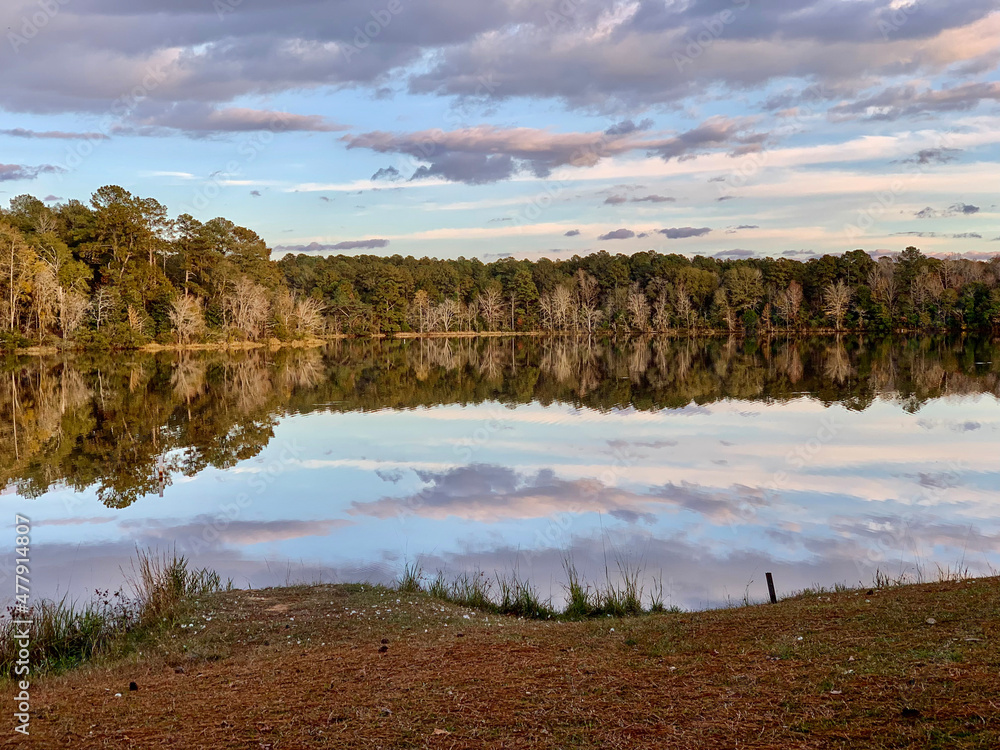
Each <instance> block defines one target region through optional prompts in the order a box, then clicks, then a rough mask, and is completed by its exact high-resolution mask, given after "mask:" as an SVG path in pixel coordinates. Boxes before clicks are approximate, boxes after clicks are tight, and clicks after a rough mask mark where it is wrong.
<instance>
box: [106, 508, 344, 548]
mask: <svg viewBox="0 0 1000 750" xmlns="http://www.w3.org/2000/svg"><path fill="white" fill-rule="evenodd" d="M352 525H353V523H352V522H351V521H348V520H345V519H340V518H338V519H316V520H309V521H239V520H232V521H228V520H227V521H226V522H224V523H220V522H219V519H218V518H217V517H215V516H211V515H202V516H195V517H194V518H192V519H191V520H190V521H189V522H187V523H183V524H173V523H170V522H165V521H159V520H147V519H125V520H123V521H121V522H120V523H119V526H120V527H121V528H122V530H124V531H126V532H129V533H131V534H134V535H137V536H140V537H142V538H144V539H146V540H151V541H156V540H167V541H173V540H177V539H190V540H194V542H195V543H197V542H198V541H199V540H200V541H201V544H200V547H205V546H209V544H208V543H209V541H210V542H211V545H212V546H215V545H231V546H234V547H244V546H247V545H251V544H265V543H269V542H282V541H288V540H291V539H302V538H304V537H310V536H328V535H329V534H330V532H331V531H333V530H334V529H338V528H343V527H345V526H352Z"/></svg>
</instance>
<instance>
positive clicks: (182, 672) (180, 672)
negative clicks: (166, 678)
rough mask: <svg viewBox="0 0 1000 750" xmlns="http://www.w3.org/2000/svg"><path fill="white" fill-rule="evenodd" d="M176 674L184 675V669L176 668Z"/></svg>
mask: <svg viewBox="0 0 1000 750" xmlns="http://www.w3.org/2000/svg"><path fill="white" fill-rule="evenodd" d="M174 673H175V674H184V667H174Z"/></svg>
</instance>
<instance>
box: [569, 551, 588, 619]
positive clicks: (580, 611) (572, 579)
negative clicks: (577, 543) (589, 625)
mask: <svg viewBox="0 0 1000 750" xmlns="http://www.w3.org/2000/svg"><path fill="white" fill-rule="evenodd" d="M563 570H565V571H566V581H567V583H566V586H565V589H566V596H567V602H566V609H565V611H564V612H563V614H565V615H566V617H570V618H580V617H590V615H591V614H592V613H593V611H594V603H593V602H592V601H591V596H590V587H589V586H587V585H585V584H584V583H583V582H582V581H581V580H580V574H579V573H578V572H577V570H576V565H574V564H573V559H572V558H571V557H569V556H568V555H567V556H566V557H565V558H564V559H563Z"/></svg>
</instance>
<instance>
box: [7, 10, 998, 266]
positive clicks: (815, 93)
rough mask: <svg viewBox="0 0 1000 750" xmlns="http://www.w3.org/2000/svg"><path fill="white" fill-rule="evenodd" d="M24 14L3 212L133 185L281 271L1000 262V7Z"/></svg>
mask: <svg viewBox="0 0 1000 750" xmlns="http://www.w3.org/2000/svg"><path fill="white" fill-rule="evenodd" d="M0 20H2V21H3V28H6V29H7V38H6V40H4V41H3V43H2V44H0V60H2V66H3V67H2V69H3V71H4V74H3V76H2V77H0V191H2V193H0V200H5V199H9V198H10V197H13V196H15V195H18V194H21V193H25V192H30V193H32V194H34V195H37V196H39V197H42V198H47V199H49V200H50V201H52V202H56V201H58V200H65V199H69V198H78V199H86V198H87V197H88V196H89V195H90V194H91V193H92V192H93V191H94V190H95V189H96V188H98V187H99V186H101V185H104V184H119V185H122V186H123V187H125V188H127V189H128V190H130V191H132V192H134V193H137V194H140V195H142V196H144V197H146V196H149V197H155V198H157V199H158V200H160V201H161V202H163V203H165V204H166V205H167V206H168V207H169V209H170V211H171V213H172V214H174V215H177V214H180V213H184V212H187V213H191V214H193V215H195V216H196V217H197V218H200V219H203V220H207V219H210V218H212V217H214V216H219V215H221V216H226V217H227V218H231V219H232V220H234V221H236V222H237V223H240V224H243V225H245V226H248V227H250V228H251V229H254V230H255V231H257V232H258V233H259V234H260V235H261V236H262V237H264V239H265V240H266V241H267V242H268V243H269V244H270V245H272V246H273V247H275V248H276V255H278V254H281V253H283V252H286V251H299V250H302V249H306V250H307V251H308V252H315V253H326V252H336V251H337V249H336V248H337V246H338V245H340V244H341V243H354V244H353V245H349V246H354V247H360V248H365V247H366V246H370V247H371V248H374V250H373V251H374V252H377V253H380V254H395V253H399V254H403V255H409V254H412V255H417V256H423V255H431V256H438V257H457V256H459V255H465V256H478V257H481V258H485V259H494V258H497V257H501V256H504V255H510V254H513V255H516V256H519V257H538V256H540V255H549V256H551V257H568V256H570V255H573V254H576V253H579V254H583V253H586V252H590V251H596V250H602V249H603V250H608V251H609V252H626V253H630V252H635V251H638V250H648V249H656V250H659V251H661V252H679V253H684V254H696V253H697V254H710V255H717V254H722V255H728V256H730V257H739V256H745V255H751V254H754V255H772V256H780V255H787V256H789V257H801V258H806V257H809V256H810V255H812V254H814V253H824V252H843V251H845V250H849V249H854V248H856V247H862V248H864V249H866V250H869V251H876V250H883V251H898V250H900V249H902V248H903V247H905V246H907V245H909V244H915V245H917V246H918V247H921V248H922V249H924V250H925V251H927V252H933V253H940V254H945V253H962V254H969V255H970V256H980V257H981V256H986V255H992V254H995V253H997V252H1000V205H998V203H1000V197H998V196H1000V190H998V188H1000V182H998V177H997V173H996V164H997V162H998V160H1000V73H998V65H1000V12H998V11H997V10H996V4H995V2H993V0H967V1H966V2H962V3H960V4H956V3H953V2H946V1H945V0H920V1H919V2H915V3H912V4H907V3H902V2H899V0H767V1H765V0H735V1H732V0H634V1H633V2H593V1H592V0H534V1H532V2H521V1H520V0H501V1H498V2H490V3H485V2H470V1H469V0H388V1H387V2H382V0H375V1H374V2H362V1H361V0H343V1H342V2H328V1H327V0H292V1H291V2H282V3H278V2H273V1H270V0H215V2H214V3H213V2H210V1H209V0H179V1H178V2H172V3H169V4H166V3H155V2H151V0H130V2H125V1H124V0H51V2H49V3H44V2H38V1H37V0H36V1H35V2H29V1H27V0H14V1H13V2H8V3H5V4H4V8H3V9H2V10H0ZM375 175H380V176H379V177H378V178H375ZM661 229H675V230H682V231H679V232H675V233H674V234H677V235H680V236H678V237H677V238H676V239H667V238H666V237H667V236H669V235H664V234H661V233H658V230H661ZM620 230H624V231H620ZM692 230H697V231H692ZM567 233H569V234H567ZM608 234H612V236H614V237H623V239H606V240H601V239H599V237H601V236H603V235H608ZM374 240H383V242H374Z"/></svg>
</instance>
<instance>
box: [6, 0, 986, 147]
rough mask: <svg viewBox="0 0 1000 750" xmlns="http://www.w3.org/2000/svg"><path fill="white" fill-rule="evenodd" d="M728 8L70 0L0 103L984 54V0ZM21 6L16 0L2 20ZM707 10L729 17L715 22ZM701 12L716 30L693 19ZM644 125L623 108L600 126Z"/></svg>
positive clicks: (631, 95) (732, 88)
mask: <svg viewBox="0 0 1000 750" xmlns="http://www.w3.org/2000/svg"><path fill="white" fill-rule="evenodd" d="M743 5H744V4H742V3H732V2H685V3H664V2H663V1H662V0H634V2H630V3H627V4H626V3H623V4H615V5H614V6H612V5H610V4H608V3H599V2H582V1H581V2H576V3H573V9H572V13H569V14H564V13H562V12H561V11H559V8H560V7H561V6H560V2H559V1H558V0H540V1H539V2H532V3H527V2H497V3H486V4H479V5H476V6H473V5H470V3H468V2H467V0H412V2H410V3H407V4H405V10H404V13H405V19H406V20H405V21H402V20H394V21H392V22H390V23H389V24H388V25H386V26H385V28H383V29H382V30H381V31H380V33H379V34H377V35H376V36H375V37H373V38H372V39H370V40H366V43H365V46H364V49H360V48H359V46H357V45H356V44H355V38H356V37H357V35H358V31H357V29H358V28H359V27H363V26H364V24H365V22H366V21H370V20H371V16H370V11H371V7H370V3H367V2H364V0H337V2H334V0H312V1H310V2H304V1H303V0H293V2H291V3H289V4H287V5H286V6H284V9H283V10H281V11H279V10H277V9H276V8H275V7H274V5H273V4H268V3H256V4H247V3H243V4H242V5H241V6H240V7H239V12H238V13H233V14H229V15H227V17H226V18H225V22H224V23H221V22H220V21H219V18H218V13H217V10H216V8H215V7H213V5H212V3H206V2H202V3H199V2H193V1H192V0H185V1H184V2H179V3H174V4H171V5H170V7H169V8H167V9H164V6H163V4H162V3H155V2H152V0H137V1H136V2H132V3H128V4H126V3H124V2H123V0H86V1H85V2H78V3H72V4H70V5H68V6H66V7H62V8H60V12H59V14H58V16H56V17H53V18H52V19H51V22H50V23H48V24H47V26H46V29H45V34H44V38H42V39H39V40H36V41H34V42H32V43H31V44H28V45H25V46H24V47H23V48H22V49H19V50H18V54H16V55H8V56H7V57H6V58H5V69H4V73H5V74H6V76H5V85H4V87H3V89H2V91H0V108H3V109H4V110H7V111H30V112H36V113H56V112H91V113H96V114H100V113H104V112H106V111H108V107H109V103H110V102H114V101H115V100H116V99H118V98H119V97H122V95H123V94H125V95H126V96H128V92H130V91H132V90H133V89H135V88H136V87H137V86H138V85H140V84H141V82H142V81H143V79H144V78H146V79H147V80H152V81H153V82H154V83H155V85H154V86H149V85H147V86H145V87H144V91H145V96H146V98H147V99H148V100H149V101H150V102H155V103H158V104H165V105H167V106H173V105H184V106H195V105H199V104H209V105H212V106H220V105H223V104H226V103H229V102H234V101H246V100H247V99H248V98H250V97H260V98H276V97H279V96H280V95H281V94H283V93H286V92H293V91H305V92H311V91H322V90H324V89H327V90H329V89H335V90H336V89H342V88H346V87H356V88H364V89H366V90H367V91H368V92H369V93H371V94H372V95H374V96H383V95H385V92H386V90H387V89H390V90H392V91H397V92H398V91H402V90H406V91H409V92H411V93H416V94H437V95H440V96H445V97H454V98H456V99H462V100H483V99H492V100H497V99H518V98H520V99H529V100H554V101H561V102H565V103H567V104H568V105H569V106H572V107H581V108H585V109H587V110H588V111H599V112H604V113H612V112H621V111H626V108H628V107H632V108H633V109H632V110H631V111H638V109H639V108H640V107H647V108H648V107H651V106H656V105H658V104H663V103H677V102H680V101H682V100H683V99H685V98H686V97H689V96H699V97H700V96H704V95H705V93H706V92H710V91H711V92H713V94H714V93H715V92H716V91H720V92H723V95H725V94H726V93H736V92H739V93H742V92H745V91H749V90H754V89H757V90H761V89H763V87H764V86H765V85H766V84H768V82H770V81H777V80H787V79H788V78H789V77H790V76H791V77H795V78H796V79H797V80H800V81H803V82H805V81H810V82H812V81H818V82H821V83H824V84H828V83H832V84H843V86H848V85H853V86H855V87H857V86H858V85H859V82H862V81H863V82H865V83H868V82H870V81H872V80H877V79H878V78H879V77H884V76H890V75H892V76H903V75H905V76H909V77H911V78H912V79H919V78H921V77H925V78H926V77H929V76H930V74H933V73H937V72H944V71H946V70H949V69H951V70H956V71H958V70H960V69H959V68H957V67H956V66H959V65H964V66H965V67H966V69H968V70H972V69H973V68H976V67H978V68H980V69H989V63H990V62H991V61H993V64H994V65H995V55H996V50H995V47H996V44H995V40H996V25H995V17H991V16H990V14H991V13H992V12H994V11H995V7H996V6H995V0H963V2H962V3H951V4H948V3H943V2H939V3H923V4H921V6H920V9H919V12H917V13H913V14H910V15H908V16H907V17H906V22H905V23H904V24H902V25H899V24H898V23H896V22H895V21H894V18H898V16H899V14H900V12H901V11H900V9H899V7H898V3H896V2H894V0H865V1H864V2H861V3H831V2H829V1H828V0H795V1H794V2H791V1H789V0H783V1H781V2H774V3H768V4H767V5H766V6H765V7H760V8H759V7H757V5H753V6H752V7H750V8H749V9H747V8H746V7H741V6H743ZM33 8H34V6H33V5H32V4H31V3H28V2H27V0H15V2H14V8H13V9H12V10H13V14H12V18H19V17H20V16H21V15H24V14H29V13H30V12H31V10H32V9H33ZM723 9H724V10H727V11H729V13H730V14H731V17H732V19H733V22H731V23H725V22H723V21H721V20H720V16H719V14H720V11H722V10H723ZM550 11H552V12H555V13H558V14H559V17H560V20H559V22H558V23H553V22H552V21H551V18H552V15H551V13H550ZM720 24H721V26H719V25H720ZM717 26H718V27H719V28H720V29H721V30H720V32H719V33H718V34H717V35H715V34H712V33H711V32H710V31H708V30H709V29H713V28H716V27H717ZM887 26H888V28H890V29H892V33H891V34H890V35H889V39H886V38H884V37H883V32H882V30H883V29H884V28H886V27H887ZM705 34H710V36H711V39H710V44H709V45H708V46H707V47H699V50H700V52H701V54H699V56H698V57H697V58H691V57H690V56H689V55H688V52H687V51H689V50H690V45H691V40H692V39H701V38H703V37H704V35H705ZM699 35H701V36H699ZM390 82H391V83H390ZM644 127H648V125H647V123H646V122H645V121H644V122H639V123H636V122H633V121H631V120H625V121H623V122H619V123H616V124H614V125H612V126H611V127H609V128H608V130H609V131H610V132H609V134H608V135H609V137H615V136H617V135H620V134H622V133H623V132H625V131H630V132H631V133H634V132H636V131H638V130H641V129H642V128H644ZM199 130H200V129H199V128H195V129H193V130H192V131H191V132H198V131H199Z"/></svg>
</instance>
